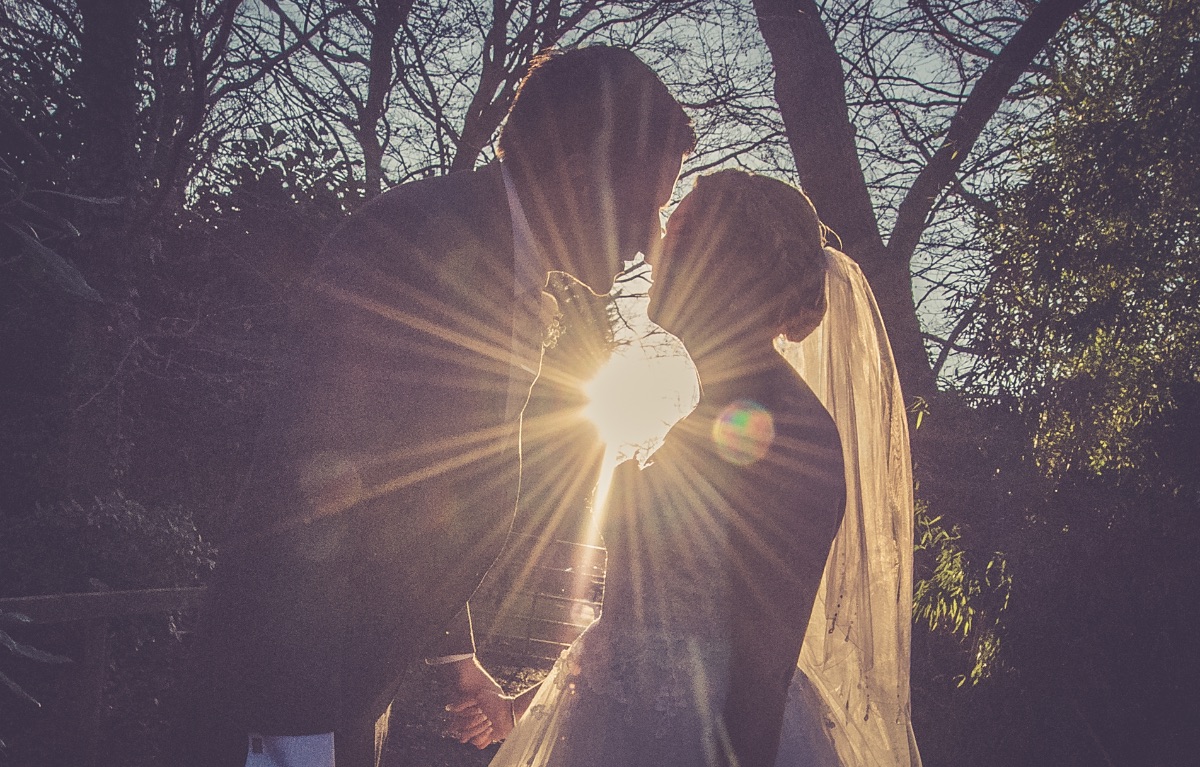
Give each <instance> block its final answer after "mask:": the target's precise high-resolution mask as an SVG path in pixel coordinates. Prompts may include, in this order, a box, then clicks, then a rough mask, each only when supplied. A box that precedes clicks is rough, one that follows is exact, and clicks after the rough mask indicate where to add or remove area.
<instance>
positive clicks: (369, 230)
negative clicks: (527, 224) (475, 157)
mask: <svg viewBox="0 0 1200 767" xmlns="http://www.w3.org/2000/svg"><path fill="white" fill-rule="evenodd" d="M501 202H502V200H497V199H496V185H495V184H494V183H490V179H489V174H488V172H487V169H483V170H477V171H460V172H456V173H450V174H447V175H444V176H434V177H430V178H425V179H420V180H417V181H410V182H408V183H405V184H401V185H399V186H396V187H393V188H391V189H389V190H388V191H386V192H384V193H382V194H380V195H379V196H378V197H376V198H375V199H373V200H371V201H370V202H368V203H366V204H365V205H363V206H362V207H361V208H359V209H358V210H356V211H354V212H353V213H351V214H350V216H349V217H347V218H346V220H344V221H343V222H342V223H341V224H340V225H339V226H338V227H337V228H336V229H335V230H334V231H333V232H332V233H331V234H330V236H329V237H328V239H327V240H326V242H325V244H324V247H323V251H324V258H323V259H322V260H325V259H328V258H331V257H332V258H336V257H338V256H345V255H347V254H354V255H359V256H367V257H370V256H372V255H379V254H387V255H389V256H394V255H396V254H397V253H398V251H402V250H404V249H406V248H416V249H427V248H437V247H439V246H440V245H442V244H443V243H451V242H453V241H455V240H456V239H463V238H472V239H477V240H478V239H486V238H487V237H488V236H490V232H489V227H490V228H493V229H494V228H496V227H495V221H496V220H497V219H498V218H499V215H498V213H497V208H498V206H499V203H501ZM503 210H504V212H505V213H507V208H506V207H504V208H503Z"/></svg>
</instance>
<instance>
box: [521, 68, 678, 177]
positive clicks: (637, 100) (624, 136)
mask: <svg viewBox="0 0 1200 767" xmlns="http://www.w3.org/2000/svg"><path fill="white" fill-rule="evenodd" d="M604 133H607V134H608V135H607V138H608V147H609V149H610V151H612V153H613V154H612V163H613V165H614V166H616V167H637V166H641V167H653V165H649V164H650V163H653V164H655V165H663V164H667V163H670V162H674V163H678V162H679V158H680V157H683V156H684V155H686V154H688V153H689V152H691V151H692V148H693V147H694V146H695V144H696V133H695V131H693V130H692V122H691V120H690V119H689V118H688V116H687V113H686V112H684V111H683V107H681V106H680V105H679V102H678V101H676V100H675V98H674V97H673V96H672V95H671V93H670V92H669V91H668V90H667V87H666V86H665V85H663V83H662V81H661V80H660V79H658V75H656V74H654V71H653V70H652V69H650V67H648V66H646V64H645V63H643V62H642V60H641V59H639V58H638V57H637V56H635V55H634V54H633V53H631V52H630V51H627V50H625V49H623V48H614V47H610V46H604V45H597V46H589V47H586V48H572V49H566V50H563V49H551V50H547V51H543V52H542V53H539V54H538V55H537V56H536V57H535V58H534V59H533V62H532V63H531V64H530V66H529V71H528V72H527V73H526V75H525V77H524V79H523V80H522V81H521V85H520V87H519V88H518V89H517V95H516V97H515V99H514V100H513V105H512V108H511V109H510V110H509V113H508V119H507V121H506V122H505V124H504V128H503V130H502V131H501V133H500V139H499V142H498V154H499V155H500V157H501V158H502V159H504V160H505V161H506V162H510V163H512V164H513V165H516V166H519V167H520V169H521V170H523V171H524V172H526V173H533V174H538V173H539V172H540V173H545V172H552V171H554V170H555V169H556V165H558V164H560V163H563V162H565V161H566V160H567V159H568V158H569V157H571V155H573V154H576V153H588V152H590V151H592V150H593V149H594V148H596V144H597V141H598V140H599V139H601V137H602V134H604Z"/></svg>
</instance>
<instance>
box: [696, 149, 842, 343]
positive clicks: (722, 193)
mask: <svg viewBox="0 0 1200 767" xmlns="http://www.w3.org/2000/svg"><path fill="white" fill-rule="evenodd" d="M697 192H699V195H698V202H702V204H703V205H705V206H706V207H707V206H712V207H710V210H713V215H717V216H719V217H720V218H721V219H722V223H723V225H722V226H720V227H718V228H717V229H716V231H719V232H720V235H719V241H718V242H715V243H711V244H710V248H711V252H712V253H714V254H718V255H719V254H725V255H724V256H719V257H725V258H736V259H737V260H738V262H739V264H740V265H744V266H748V267H750V268H751V271H752V273H753V274H755V275H757V278H756V282H759V284H761V285H764V286H768V287H769V288H770V290H771V291H772V294H773V296H774V297H775V298H776V300H777V308H778V313H777V315H776V316H775V317H774V318H772V321H774V322H777V323H778V327H780V328H781V329H782V330H783V332H784V333H785V334H786V335H787V338H788V340H789V341H797V342H798V341H801V340H803V339H804V338H805V337H806V336H808V334H809V333H811V332H812V331H813V330H815V329H816V327H817V325H819V324H821V319H822V318H823V317H824V316H825V307H826V298H825V272H826V269H827V265H826V260H825V234H824V233H825V231H826V230H825V227H824V225H823V224H822V223H821V220H820V219H819V218H818V217H817V209H816V208H815V207H813V204H812V201H811V200H809V199H808V196H807V195H806V194H804V193H803V192H801V191H800V190H799V189H796V188H795V187H793V186H791V185H789V184H785V183H784V182H782V181H777V180H776V179H773V178H770V177H767V176H759V175H755V174H752V173H747V172H745V171H741V170H733V169H730V170H722V171H717V172H716V173H712V174H709V175H707V176H701V177H699V178H697V179H696V185H695V190H694V191H693V192H692V193H693V194H696V193H697Z"/></svg>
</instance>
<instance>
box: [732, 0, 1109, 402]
mask: <svg viewBox="0 0 1200 767" xmlns="http://www.w3.org/2000/svg"><path fill="white" fill-rule="evenodd" d="M1086 4H1087V0H1044V2H1042V3H1041V4H1039V5H1038V6H1037V7H1036V8H1035V9H1034V10H1033V12H1032V13H1031V14H1030V15H1029V18H1028V19H1026V21H1025V23H1024V24H1022V25H1021V28H1020V29H1019V30H1018V31H1017V33H1016V34H1015V35H1014V36H1013V38H1012V39H1011V40H1010V41H1009V42H1008V44H1007V45H1005V47H1004V49H1003V50H1002V51H1001V53H1000V54H999V55H998V56H997V57H996V58H995V60H993V62H992V63H991V64H990V65H989V66H988V68H987V70H986V71H985V72H984V74H983V75H982V76H981V77H980V78H979V81H978V82H977V83H976V84H975V86H974V88H973V89H972V91H971V94H970V96H969V97H968V98H967V99H966V101H964V102H963V104H962V106H961V107H960V109H959V111H958V113H957V114H956V115H955V117H954V118H953V120H952V121H951V123H950V128H949V130H948V132H947V135H946V139H945V141H944V142H943V144H942V146H941V147H940V148H939V149H938V151H937V152H936V153H935V154H934V156H933V157H932V158H931V159H930V162H929V163H928V164H927V165H926V167H925V168H924V169H923V170H922V171H921V173H919V174H918V176H917V179H916V180H915V181H914V183H913V186H912V187H911V188H910V189H909V191H908V193H907V194H906V195H905V198H904V201H903V202H902V203H901V206H900V209H899V211H898V216H897V221H896V225H895V227H894V228H893V230H892V233H891V237H890V238H889V240H888V243H887V244H886V245H885V244H884V242H883V239H882V236H881V233H880V231H879V223H878V219H877V218H876V216H875V212H874V209H873V208H872V206H871V199H870V193H869V192H868V190H867V186H866V180H865V178H864V176H863V172H862V166H861V164H860V162H859V160H858V155H857V150H856V148H855V144H854V126H853V125H852V124H851V123H850V119H849V112H848V110H847V105H846V98H845V75H844V73H843V72H842V68H841V59H840V57H839V56H838V53H837V50H836V49H835V47H834V45H833V41H832V40H831V39H830V37H829V33H828V32H827V31H826V29H825V25H824V23H823V21H822V19H821V15H820V10H819V8H818V6H817V3H816V2H815V1H814V0H754V8H755V12H756V14H757V16H758V23H759V29H760V31H761V33H762V36H763V40H764V41H765V42H766V45H767V49H768V50H769V51H770V53H771V59H772V61H773V63H774V65H775V98H776V101H777V103H778V105H779V111H780V114H781V115H782V117H783V122H784V126H785V127H786V129H787V134H788V142H789V144H790V146H791V149H792V154H793V155H794V158H795V162H796V169H797V171H798V172H799V176H800V183H801V185H802V186H803V188H804V190H805V192H807V193H808V195H809V196H810V197H811V198H812V200H813V203H814V204H815V205H816V206H817V210H818V211H819V212H820V214H821V219H822V220H823V221H824V222H825V223H826V224H827V225H829V226H830V227H831V228H832V229H833V230H834V231H835V232H836V233H837V234H838V236H839V237H840V238H841V240H842V244H843V249H844V250H845V251H846V252H847V254H849V255H850V256H851V257H853V258H854V259H855V260H856V261H858V263H859V264H860V265H861V266H862V268H863V272H864V273H865V274H866V276H867V279H869V280H870V282H871V286H872V288H873V289H874V291H875V295H876V299H877V300H878V302H879V309H880V311H881V312H882V314H883V317H884V320H885V322H886V323H887V326H888V333H889V335H890V337H891V342H892V348H893V350H894V353H895V355H896V365H897V368H898V369H899V371H900V379H901V381H902V383H903V385H904V388H905V391H906V392H907V393H908V394H909V395H910V396H911V395H919V396H925V397H929V396H931V395H932V394H934V393H935V391H936V381H935V379H934V373H933V368H932V367H931V365H930V362H929V355H928V353H927V352H926V350H925V345H924V342H923V341H922V339H921V328H920V322H919V320H918V318H917V315H916V305H915V302H914V300H913V294H912V287H913V286H912V272H911V264H912V257H913V253H914V252H915V251H916V247H917V244H918V242H919V241H920V238H921V235H922V234H923V233H924V231H925V228H926V227H927V226H928V220H929V213H930V211H931V210H932V208H933V205H934V202H935V201H936V199H937V197H938V195H939V194H941V192H942V190H944V189H945V188H946V186H947V185H948V184H950V183H951V182H952V181H953V180H954V177H955V174H956V173H957V172H958V169H959V168H960V167H961V166H962V162H963V160H964V159H965V158H966V156H967V154H968V153H969V152H970V151H971V149H972V147H973V146H974V144H975V141H976V140H977V139H978V138H979V135H980V133H981V132H982V130H983V128H984V126H985V125H986V124H987V122H988V120H990V119H991V118H992V116H993V115H994V114H995V112H996V109H997V108H998V107H999V106H1000V104H1001V103H1002V102H1003V100H1004V98H1005V96H1006V95H1007V94H1008V91H1009V89H1010V88H1012V86H1013V84H1015V83H1016V81H1017V79H1018V78H1019V77H1020V76H1021V74H1022V73H1023V72H1024V71H1025V70H1026V68H1027V67H1028V66H1029V64H1030V62H1031V61H1032V60H1033V58H1034V56H1036V55H1037V53H1038V52H1039V51H1040V50H1041V49H1042V48H1043V47H1044V46H1045V45H1046V43H1047V42H1048V41H1049V40H1050V38H1051V37H1053V36H1054V34H1055V33H1056V32H1057V31H1058V30H1059V29H1060V28H1061V27H1062V25H1063V23H1064V22H1065V21H1066V20H1067V18H1069V17H1070V16H1071V14H1073V13H1074V12H1076V11H1078V10H1079V9H1080V8H1082V7H1083V6H1084V5H1086Z"/></svg>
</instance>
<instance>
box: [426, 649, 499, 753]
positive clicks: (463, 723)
mask: <svg viewBox="0 0 1200 767" xmlns="http://www.w3.org/2000/svg"><path fill="white" fill-rule="evenodd" d="M447 666H450V667H451V668H450V669H447V670H448V671H449V672H450V673H451V679H450V680H449V681H450V683H451V688H452V689H451V699H450V702H449V704H447V706H446V712H447V716H446V725H445V728H444V729H443V731H442V734H443V735H445V736H446V737H448V738H454V739H455V740H457V741H458V742H459V743H470V744H471V745H473V746H475V748H481V749H482V748H487V747H488V746H489V745H491V744H492V743H495V742H497V741H501V740H504V739H505V738H506V737H508V734H509V733H510V732H512V728H513V725H514V724H515V723H516V714H515V710H514V707H513V698H512V697H510V696H508V695H505V694H504V691H503V690H502V689H501V688H500V685H499V684H497V683H496V680H495V679H493V678H492V676H491V675H490V674H488V672H487V671H486V670H484V668H483V666H481V665H480V664H479V661H478V660H476V659H475V658H470V659H467V660H462V661H457V662H455V663H451V664H447Z"/></svg>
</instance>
